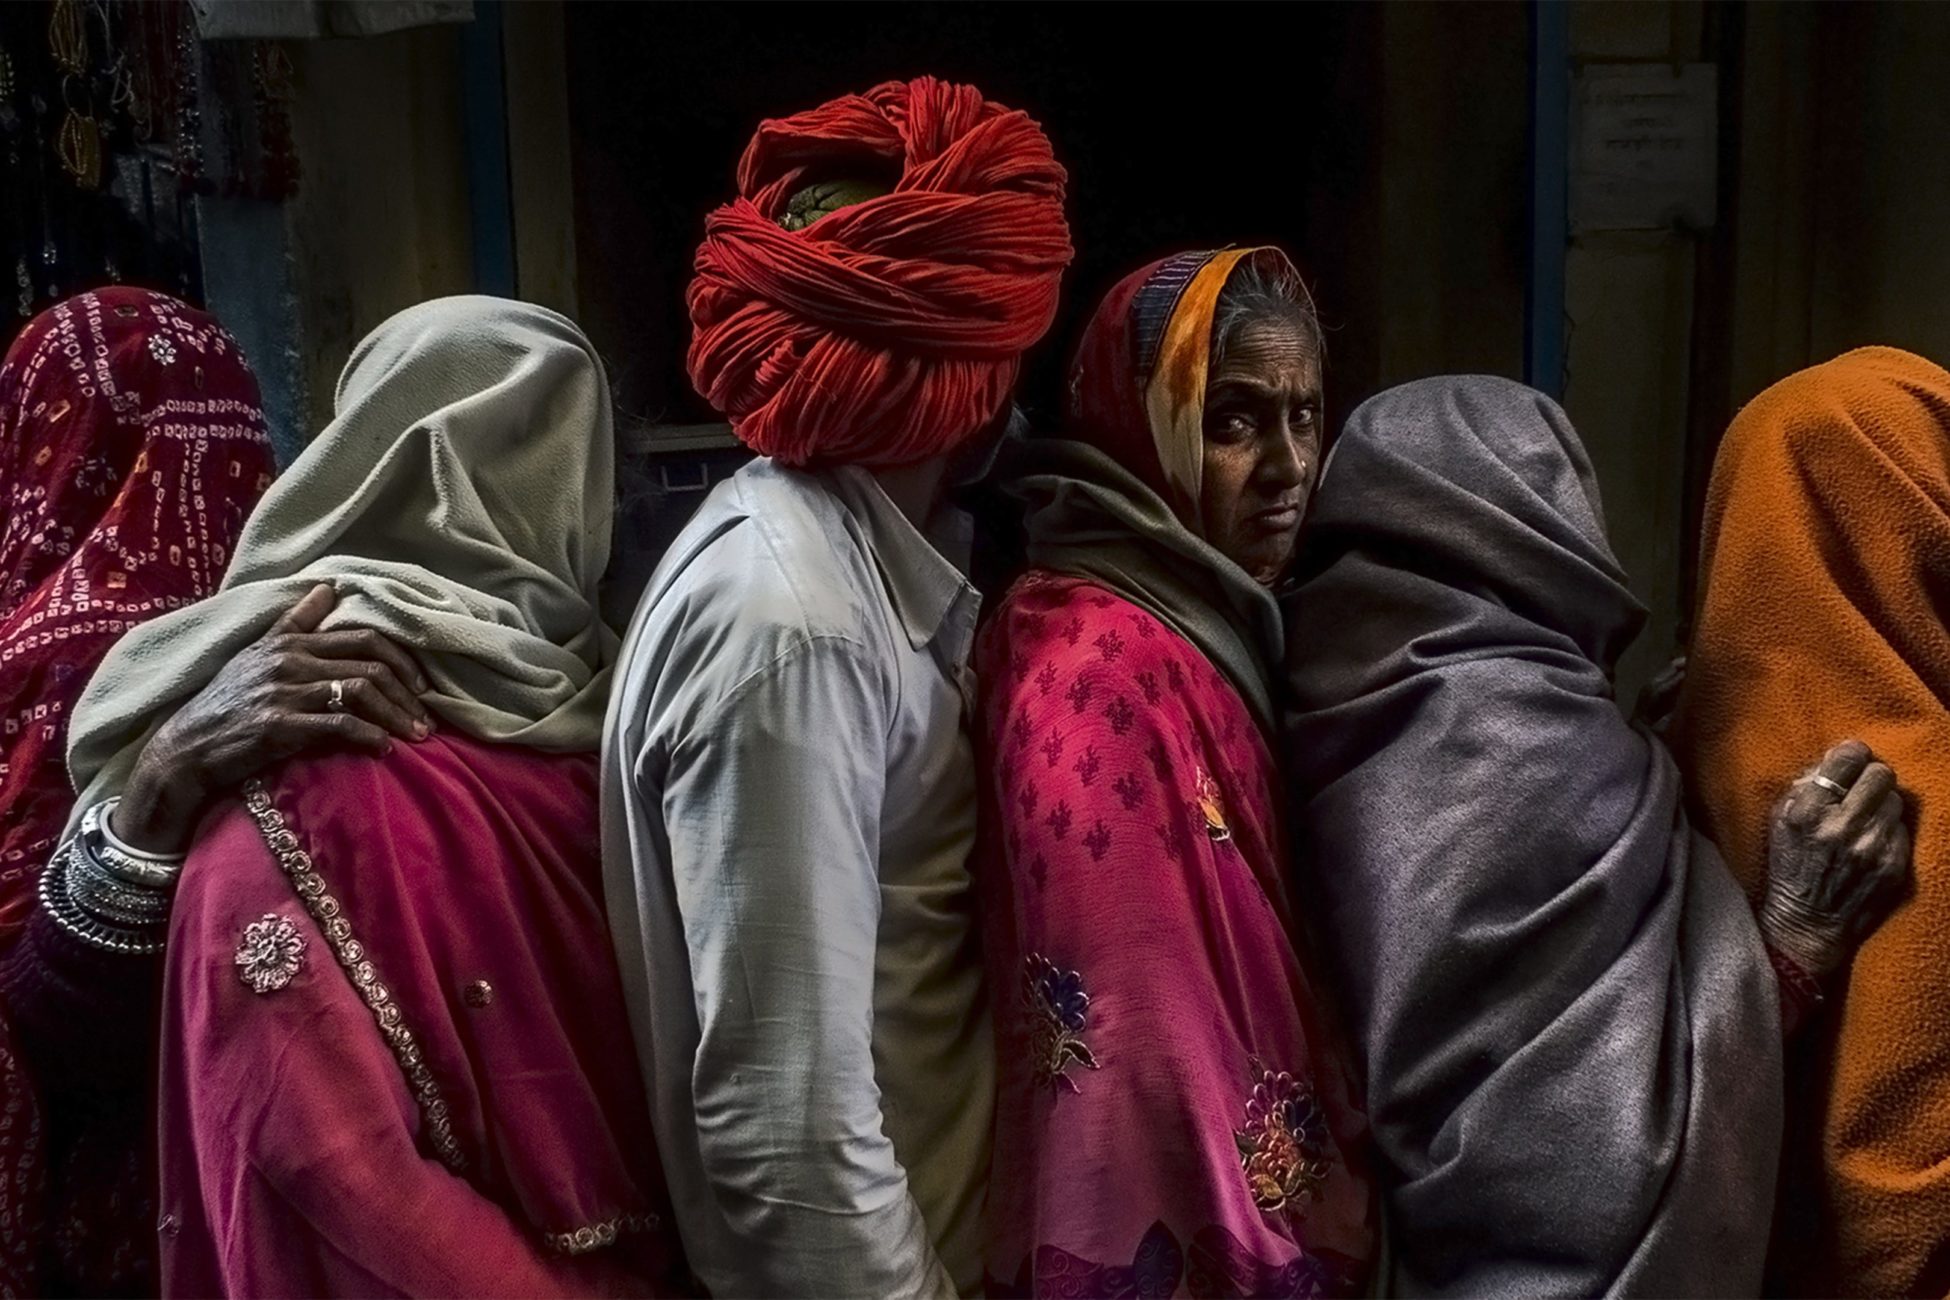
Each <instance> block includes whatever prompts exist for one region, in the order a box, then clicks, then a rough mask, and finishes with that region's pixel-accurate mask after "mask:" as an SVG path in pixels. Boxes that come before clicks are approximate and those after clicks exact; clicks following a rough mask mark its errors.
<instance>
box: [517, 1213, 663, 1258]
mask: <svg viewBox="0 0 1950 1300" xmlns="http://www.w3.org/2000/svg"><path fill="white" fill-rule="evenodd" d="M661 1222H662V1220H661V1219H659V1218H658V1217H657V1216H656V1215H654V1214H619V1215H617V1216H616V1217H615V1218H613V1219H605V1220H604V1221H603V1222H601V1223H591V1224H586V1225H584V1226H583V1227H580V1228H574V1229H571V1230H570V1231H568V1232H546V1233H543V1234H542V1240H543V1241H544V1242H546V1243H547V1245H548V1248H549V1249H550V1250H553V1251H556V1252H558V1253H560V1254H563V1255H586V1254H588V1253H589V1252H590V1251H592V1250H601V1249H602V1248H603V1247H605V1246H614V1245H615V1244H616V1239H617V1238H618V1237H620V1236H622V1235H623V1234H624V1233H626V1232H648V1231H650V1230H651V1229H652V1228H654V1227H656V1226H657V1225H658V1224H659V1223H661Z"/></svg>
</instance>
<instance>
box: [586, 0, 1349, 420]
mask: <svg viewBox="0 0 1950 1300" xmlns="http://www.w3.org/2000/svg"><path fill="white" fill-rule="evenodd" d="M1376 17H1377V15H1375V14H1374V13H1372V12H1371V11H1370V10H1369V9H1368V8H1366V7H1359V6H1340V5H1326V4H1322V5H1298V6H1291V7H1287V6H1282V7H1279V8H1266V7H1261V6H1237V7H1234V6H1230V5H1200V6H1197V7H1180V6H1162V5H1160V6H1151V5H1128V6H1126V5H1120V6H1101V5H1033V6H1032V5H1019V4H1011V5H972V4H900V5H889V4H860V5H852V4H821V5H769V4H740V5H704V4H658V5H570V6H568V7H567V20H568V56H569V83H570V95H571V101H572V107H571V113H572V123H573V129H574V132H575V147H576V157H575V164H576V166H575V175H576V185H577V190H578V193H577V212H578V214H579V216H578V226H577V231H576V239H577V250H578V258H579V262H580V267H581V275H580V286H579V288H580V296H581V303H582V310H583V315H584V317H585V323H586V324H587V326H588V328H589V329H590V332H591V334H592V335H593V336H594V338H595V339H596V341H597V343H598V345H599V346H601V347H602V348H603V349H604V350H605V353H606V354H607V355H608V357H609V359H610V362H611V365H612V369H613V372H614V375H615V378H616V380H617V383H618V391H619V395H620V397H621V399H622V404H623V408H624V409H625V410H626V411H629V412H633V413H636V414H640V415H644V416H647V417H649V418H650V419H652V420H655V421H657V422H659V423H669V424H688V423H692V422H697V421H707V420H711V419H713V418H715V417H714V416H713V415H712V414H711V413H710V412H709V411H708V410H707V409H706V408H705V407H704V406H703V404H702V403H701V401H700V400H699V399H698V398H697V397H696V395H695V394H694V393H693V392H692V391H691V388H690V385H689V384H688V383H687V382H686V381H685V379H684V373H683V349H684V344H685V342H686V341H687V339H688V334H689V331H688V327H687V324H686V321H685V316H684V307H683V289H684V285H685V283H686V282H687V280H688V279H689V273H690V258H691V254H692V251H693V250H694V249H695V247H696V245H697V242H698V239H699V238H700V236H701V234H702V230H703V219H704V214H705V213H706V212H707V211H708V210H709V209H710V208H711V207H713V206H715V205H717V204H719V203H721V202H723V201H725V199H727V198H728V197H730V195H731V192H732V175H733V170H734V168H735V165H736V162H737V159H738V156H739V153H740V151H741V150H742V149H743V148H744V146H745V142H746V141H747V140H748V139H749V138H750V136H751V133H752V130H753V128H754V127H755V126H756V125H757V123H758V122H759V120H760V119H761V118H763V117H767V116H780V115H783V114H785V113H789V112H794V111H797V110H799V109H802V108H808V107H811V106H813V105H815V104H817V103H819V102H821V101H823V100H825V99H828V98H831V97H832V96H834V95H836V94H840V93H843V92H845V91H849V90H859V89H864V88H866V87H867V86H870V85H872V84H874V83H876V82H879V81H884V80H889V79H894V78H904V77H911V76H915V75H919V74H921V73H932V74H934V75H937V76H942V77H946V78H949V79H952V80H962V81H971V82H973V83H975V84H976V85H978V86H980V87H981V88H982V89H983V91H984V92H986V93H987V94H988V95H989V96H990V97H991V98H994V99H996V100H999V101H1001V102H1002V103H1005V104H1008V105H1010V106H1011V107H1016V108H1022V109H1024V110H1026V111H1028V112H1029V113H1030V114H1032V115H1033V116H1035V117H1036V118H1037V119H1038V120H1039V121H1041V122H1042V123H1043V125H1044V127H1045V129H1046V130H1048V132H1049V134H1050V136H1051V138H1052V140H1053V141H1054V143H1055V145H1056V151H1057V156H1058V157H1059V158H1060V159H1061V160H1062V162H1063V163H1064V165H1065V166H1066V167H1067V168H1068V169H1069V172H1070V179H1071V185H1070V203H1069V209H1070V215H1071V221H1072V226H1073V232H1074V235H1075V242H1076V246H1077V250H1078V256H1077V261H1076V264H1075V266H1074V268H1073V270H1072V272H1071V274H1070V277H1069V279H1068V281H1067V283H1066V286H1065V307H1064V311H1063V314H1062V316H1061V317H1060V318H1059V320H1058V323H1057V325H1056V327H1055V328H1054V329H1053V330H1052V331H1051V333H1050V336H1049V338H1048V339H1047V340H1046V341H1045V343H1044V344H1043V345H1042V346H1041V347H1040V348H1039V349H1038V350H1037V352H1036V353H1035V354H1034V355H1033V356H1032V357H1031V359H1030V362H1029V364H1028V367H1027V369H1026V373H1025V376H1024V383H1023V386H1022V390H1021V400H1022V404H1023V405H1024V407H1025V408H1026V409H1027V410H1028V411H1029V412H1030V413H1031V416H1032V418H1034V419H1035V420H1036V421H1037V422H1038V423H1039V424H1041V423H1046V422H1047V421H1048V420H1049V419H1050V418H1051V417H1052V416H1053V415H1054V414H1055V412H1056V409H1057V394H1058V385H1059V376H1060V373H1061V369H1062V364H1063V361H1064V359H1065V358H1066V356H1067V353H1068V351H1069V348H1070V345H1071V343H1072V342H1073V340H1074V338H1075V336H1076V334H1077V332H1078V330H1079V329H1080V327H1081V324H1082V316H1083V315H1084V313H1086V312H1087V311H1088V310H1089V309H1090V307H1091V306H1092V305H1093V304H1094V301H1095V299H1096V298H1097V296H1098V295H1099V294H1101V293H1102V292H1103V291H1104V290H1105V289H1107V288H1108V287H1109V285H1110V284H1111V283H1112V282H1113V281H1114V280H1115V279H1116V278H1117V277H1118V276H1120V275H1122V274H1123V273H1124V272H1126V271H1128V270H1130V269H1132V268H1134V267H1135V266H1137V265H1139V264H1140V263H1142V262H1144V261H1146V260H1148V259H1149V258H1151V257H1153V256H1156V255H1158V254H1159V253H1161V252H1165V251H1170V250H1174V249H1180V248H1189V247H1200V246H1216V245H1223V244H1229V243H1259V242H1266V243H1278V244H1281V245H1283V246H1285V247H1286V248H1288V249H1289V250H1291V251H1292V252H1294V253H1295V255H1296V256H1297V257H1298V259H1299V260H1300V261H1301V263H1302V264H1303V266H1305V267H1306V269H1307V272H1308V274H1309V277H1310V278H1311V279H1313V280H1314V281H1316V282H1317V286H1318V291H1319V293H1320V297H1321V299H1322V305H1323V309H1324V310H1325V311H1326V312H1327V314H1328V316H1329V317H1330V320H1333V319H1344V309H1342V307H1341V304H1343V303H1345V302H1346V301H1347V300H1346V298H1345V296H1344V293H1343V290H1344V288H1345V286H1344V285H1342V284H1341V283H1339V282H1338V277H1337V275H1336V271H1337V269H1338V266H1339V264H1340V262H1341V261H1342V260H1343V259H1342V256H1341V254H1342V249H1341V248H1340V247H1339V246H1338V245H1339V244H1341V243H1342V242H1344V241H1345V239H1346V238H1347V236H1348V233H1349V232H1348V230H1346V229H1341V228H1333V227H1334V226H1335V223H1333V222H1331V221H1330V222H1328V223H1326V224H1327V226H1328V228H1327V229H1324V230H1323V229H1322V228H1321V226H1322V224H1323V223H1322V222H1320V221H1318V220H1316V215H1317V213H1318V212H1319V210H1320V206H1321V205H1320V200H1321V198H1322V196H1323V195H1328V194H1336V193H1341V194H1344V193H1345V192H1346V191H1347V190H1348V188H1349V185H1348V180H1349V178H1348V176H1347V174H1346V173H1347V170H1348V163H1349V160H1350V159H1358V158H1359V157H1360V156H1361V154H1362V150H1361V148H1360V142H1361V136H1362V134H1363V132H1364V130H1365V122H1366V119H1367V116H1368V115H1367V114H1366V113H1363V112H1361V111H1359V105H1358V99H1356V102H1355V104H1354V105H1353V107H1354V110H1355V111H1348V110H1349V107H1350V103H1349V101H1350V97H1351V96H1358V94H1359V91H1358V83H1359V82H1360V77H1359V75H1358V71H1359V69H1358V64H1359V62H1360V60H1359V58H1358V57H1356V56H1355V55H1354V53H1353V52H1354V51H1356V50H1357V49H1359V48H1361V47H1363V46H1366V45H1369V44H1370V42H1369V41H1368V40H1367V39H1366V33H1365V31H1364V29H1368V28H1372V27H1374V25H1375V21H1376ZM1330 124H1331V130H1330ZM1339 224H1340V225H1342V226H1345V225H1347V224H1348V223H1339ZM1338 361H1339V359H1338V357H1337V363H1338ZM1350 377H1352V376H1350ZM1343 392H1345V390H1343ZM1336 405H1337V406H1338V405H1340V402H1339V399H1338V398H1337V400H1336ZM1342 409H1345V407H1342Z"/></svg>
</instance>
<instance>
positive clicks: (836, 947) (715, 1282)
mask: <svg viewBox="0 0 1950 1300" xmlns="http://www.w3.org/2000/svg"><path fill="white" fill-rule="evenodd" d="M881 677H882V674H880V673H878V672H876V670H875V665H874V664H873V663H872V662H871V660H870V657H869V655H868V654H867V652H866V651H865V650H864V649H863V648H862V647H861V646H859V645H858V644H856V643H854V642H852V641H850V640H847V639H844V638H841V637H833V636H827V637H816V638H814V639H812V640H810V641H807V642H804V643H802V644H800V645H797V646H795V647H793V648H792V649H790V650H788V651H787V652H786V653H785V654H784V655H782V656H781V657H780V658H779V659H777V660H775V661H774V662H772V663H771V664H769V665H767V666H766V667H765V668H764V669H762V670H760V672H758V673H757V674H755V675H754V676H752V677H750V678H748V679H746V680H745V681H743V682H741V683H740V684H739V685H738V686H736V687H735V688H734V689H733V690H732V691H731V692H730V693H729V695H728V696H727V697H726V698H725V699H724V700H723V701H722V702H721V703H720V704H718V706H717V707H716V708H714V709H713V710H712V711H711V712H710V714H709V715H708V718H707V720H706V721H705V722H703V723H700V724H699V725H698V726H697V728H696V729H695V733H694V734H689V735H684V736H680V737H678V738H676V740H675V742H674V743H673V744H672V746H671V749H670V751H669V765H668V767H667V769H666V772H665V783H664V791H663V815H664V821H665V829H666V833H667V835H668V837H669V843H670V866H671V874H672V878H673V881H674V886H675V892H676V901H677V906H678V909H679V911H680V912H681V914H682V920H683V928H684V934H685V938H686V940H687V942H688V945H689V949H690V961H691V972H692V984H693V988H694V990H695V996H696V1004H697V1020H698V1029H699V1043H698V1051H697V1059H696V1065H695V1068H694V1070H693V1074H692V1090H693V1102H694V1107H695V1111H696V1118H697V1128H698V1144H699V1150H700V1154H701V1156H702V1161H703V1165H704V1168H705V1170H706V1174H707V1177H708V1178H709V1181H710V1184H711V1187H712V1189H713V1193H714V1195H715V1197H716V1199H717V1201H718V1205H717V1207H716V1213H717V1214H718V1215H720V1216H721V1219H720V1222H721V1223H722V1224H725V1225H728V1226H729V1228H730V1230H731V1232H732V1234H733V1236H734V1237H735V1238H737V1239H739V1240H740V1241H741V1242H742V1243H743V1244H744V1245H745V1246H748V1247H749V1248H748V1249H742V1250H739V1251H737V1252H736V1253H735V1255H732V1254H730V1253H729V1252H728V1257H727V1258H722V1259H709V1260H698V1259H693V1260H692V1261H691V1262H692V1264H693V1266H694V1267H696V1268H697V1270H698V1275H699V1277H700V1279H701V1280H702V1281H703V1282H704V1283H705V1284H706V1285H707V1286H709V1287H710V1289H711V1291H712V1293H713V1294H714V1295H720V1296H759V1295H763V1296H785V1295H803V1296H875V1297H882V1296H885V1297H896V1296H901V1297H904V1296H950V1295H953V1294H954V1287H953V1285H952V1283H951V1282H950V1280H949V1277H948V1274H947V1272H946V1271H945V1270H944V1269H943V1267H942V1265H941V1263H940V1261H939V1260H938V1259H937V1258H936V1256H935V1252H934V1249H933V1247H932V1246H931V1245H930V1241H929V1236H928V1229H927V1224H926V1223H925V1222H924V1221H923V1219H922V1217H921V1213H920V1210H919V1208H918V1207H917V1206H916V1205H915V1202H914V1198H913V1197H912V1196H911V1195H910V1194H909V1191H908V1186H907V1176H906V1173H905V1171H903V1169H902V1168H901V1165H900V1163H899V1161H898V1160H897V1159H896V1158H895V1154H894V1148H893V1144H892V1142H891V1141H890V1140H889V1139H888V1137H887V1135H886V1133H885V1132H884V1131H883V1128H882V1124H881V1109H880V1091H879V1088H878V1087H877V1085H876V1084H875V1081H874V1062H873V995H874V953H875V947H876V937H877V932H878V929H879V923H880V881H879V850H880V843H879V840H880V819H881V802H882V799H883V798H884V796H885V793H886V784H887V770H886V737H887V730H888V721H889V719H888V703H887V701H886V698H885V695H886V687H885V686H884V684H883V682H882V680H881ZM676 1211H677V1214H678V1217H679V1219H680V1222H681V1220H682V1219H683V1217H684V1215H685V1213H686V1209H685V1207H684V1206H683V1205H678V1206H677V1207H676ZM686 1235H687V1236H692V1234H688V1233H687V1234H686ZM693 1239H696V1238H695V1237H693Z"/></svg>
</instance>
